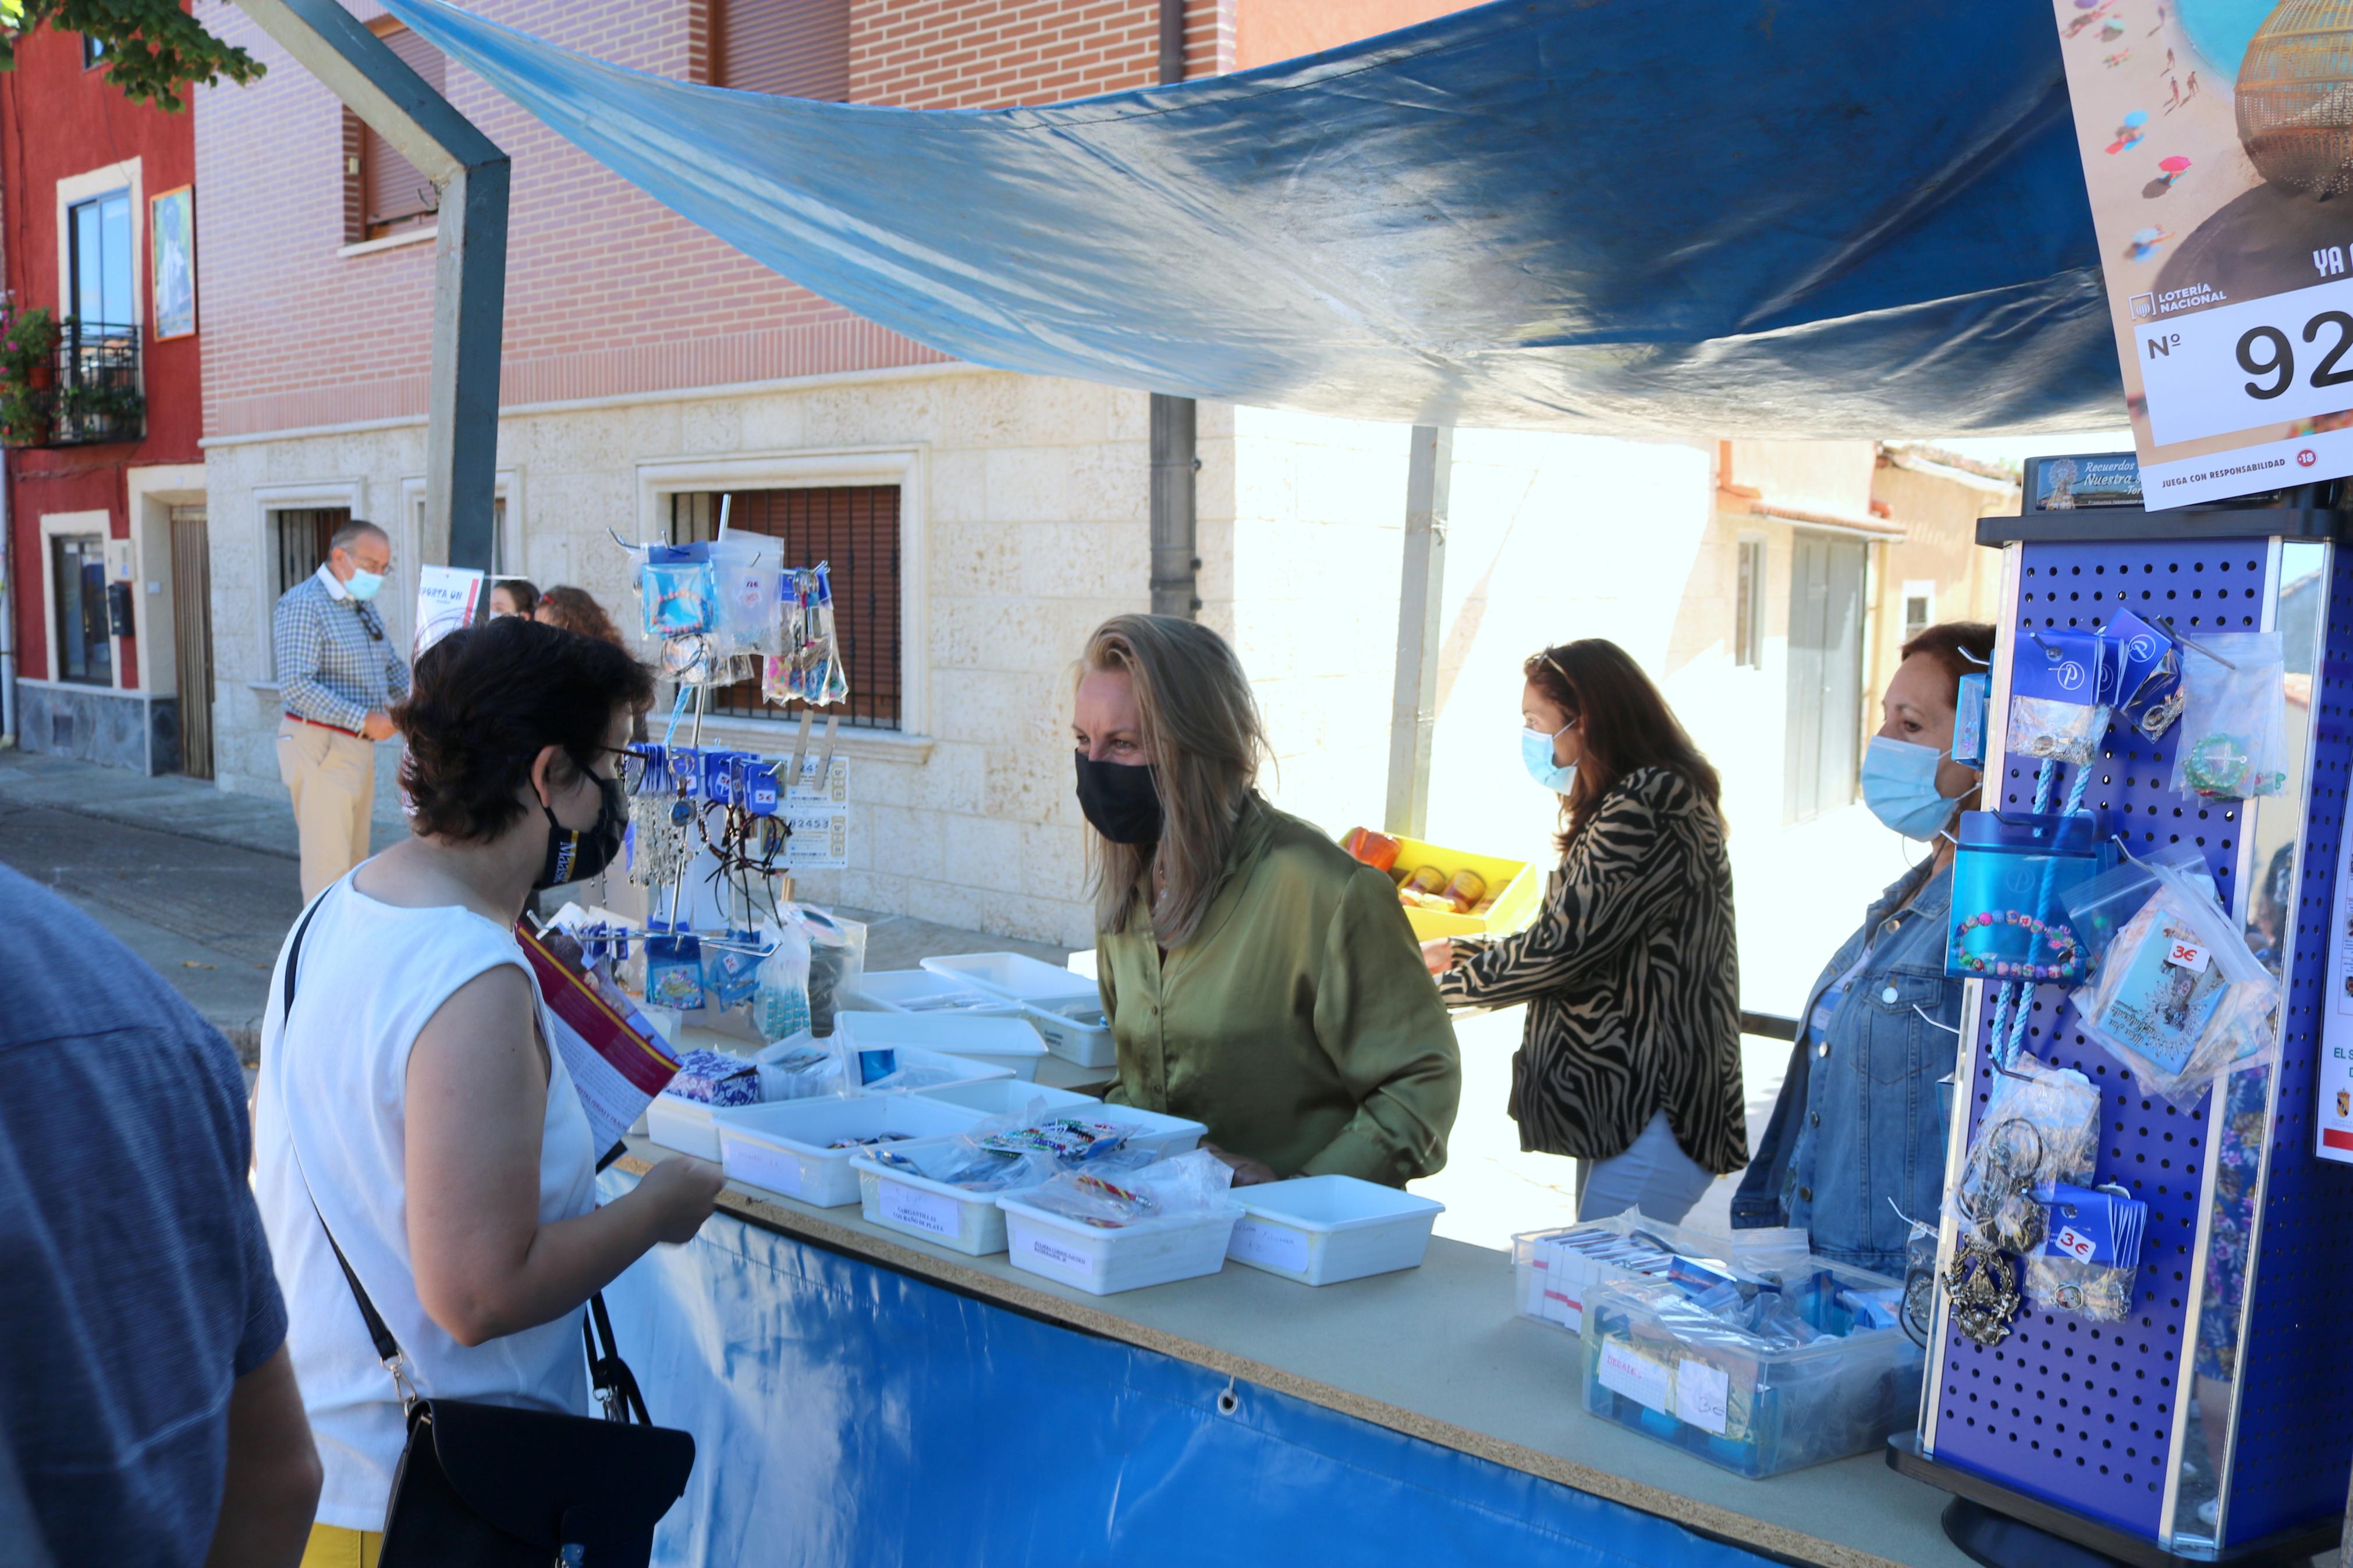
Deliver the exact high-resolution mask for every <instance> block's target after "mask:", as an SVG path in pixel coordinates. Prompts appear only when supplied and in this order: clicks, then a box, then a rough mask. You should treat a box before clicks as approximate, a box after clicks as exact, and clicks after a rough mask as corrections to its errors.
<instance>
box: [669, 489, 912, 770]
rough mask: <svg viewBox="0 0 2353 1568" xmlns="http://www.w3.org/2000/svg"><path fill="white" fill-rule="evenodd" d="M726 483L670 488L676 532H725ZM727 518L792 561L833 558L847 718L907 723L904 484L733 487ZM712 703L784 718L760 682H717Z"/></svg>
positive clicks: (728, 710) (863, 725)
mask: <svg viewBox="0 0 2353 1568" xmlns="http://www.w3.org/2000/svg"><path fill="white" fill-rule="evenodd" d="M722 499H723V498H722V497H721V495H720V494H718V493H717V492H710V491H697V492H688V493H681V494H678V495H673V496H671V497H670V542H671V543H673V544H695V543H700V542H703V541H705V540H709V539H713V538H716V537H717V536H718V533H719V509H720V502H721V500H722ZM726 499H727V501H728V510H727V527H728V531H729V532H730V533H731V534H733V533H763V534H766V535H767V536H768V537H770V538H772V539H774V540H776V542H777V550H778V552H779V553H780V554H781V556H782V558H783V562H784V564H786V565H787V566H814V565H816V564H817V563H818V562H820V561H822V562H825V563H827V564H828V566H829V567H830V568H831V569H832V570H831V575H832V578H833V616H834V630H835V634H836V635H837V636H838V637H839V638H840V639H841V658H842V663H843V666H844V667H845V668H847V669H848V671H849V701H848V702H846V703H844V704H843V705H842V706H841V707H840V708H839V710H836V711H839V713H840V715H841V721H842V722H843V723H844V724H847V725H850V726H853V727H855V728H860V729H867V730H896V729H898V728H899V727H900V722H901V714H900V709H899V700H900V691H901V688H900V678H899V668H900V666H899V659H900V630H899V487H898V486H896V485H836V486H831V487H827V488H823V489H778V490H731V491H728V492H726ZM709 711H711V712H712V713H721V714H728V715H733V716H734V717H737V718H776V717H777V716H778V713H777V710H776V709H774V708H771V707H768V706H767V705H766V704H765V703H764V702H762V701H761V700H760V683H759V682H758V681H756V680H744V681H738V682H736V683H735V684H734V685H733V686H728V687H721V688H717V689H713V690H712V693H711V707H710V710H709Z"/></svg>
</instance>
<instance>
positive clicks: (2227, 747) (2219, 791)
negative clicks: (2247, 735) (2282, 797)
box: [2181, 730, 2287, 800]
mask: <svg viewBox="0 0 2353 1568" xmlns="http://www.w3.org/2000/svg"><path fill="white" fill-rule="evenodd" d="M2253 766H2254V759H2253V757H2251V756H2249V755H2248V754H2247V747H2246V745H2245V743H2244V742H2242V741H2241V740H2240V739H2239V737H2238V736H2236V735H2233V734H2232V733H2231V732H2230V731H2227V730H2217V731H2214V732H2213V733H2212V734H2211V735H2209V736H2207V737H2206V738H2205V739H2203V740H2201V741H2200V742H2198V743H2197V744H2196V745H2194V746H2192V747H2190V748H2189V750H2188V751H2186V752H2182V753H2181V782H2182V783H2183V784H2188V785H2189V787H2190V788H2191V789H2192V790H2195V791H2196V792H2197V793H2198V794H2200V795H2204V796H2205V797H2207V798H2208V799H2209V800H2245V799H2248V798H2249V797H2251V796H2253V795H2275V794H2277V793H2278V792H2279V788H2280V786H2281V785H2282V784H2285V783H2286V782H2287V775H2286V774H2285V773H2278V772H2272V773H2252V772H2250V770H2251V769H2253Z"/></svg>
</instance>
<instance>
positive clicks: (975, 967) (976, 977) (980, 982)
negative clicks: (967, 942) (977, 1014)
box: [923, 952, 1102, 1007]
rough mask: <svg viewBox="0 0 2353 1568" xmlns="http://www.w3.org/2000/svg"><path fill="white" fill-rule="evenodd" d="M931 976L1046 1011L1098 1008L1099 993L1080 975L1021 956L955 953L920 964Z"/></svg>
mask: <svg viewBox="0 0 2353 1568" xmlns="http://www.w3.org/2000/svg"><path fill="white" fill-rule="evenodd" d="M923 967H924V968H925V969H928V970H930V971H931V972H932V973H934V974H937V975H940V976H942V977H944V978H945V979H949V980H953V981H956V982H958V983H960V984H967V985H977V986H979V987H980V988H981V989H982V990H984V991H993V992H995V993H996V994H997V995H999V996H1002V997H1005V998H1006V999H1007V1000H1008V1001H1013V1002H1022V1003H1028V1004H1029V1005H1034V1006H1044V1007H1050V1006H1053V1005H1055V1004H1057V1003H1069V1002H1092V1003H1094V1004H1096V1005H1098V1006H1100V1005H1102V992H1101V991H1099V990H1098V989H1097V988H1096V985H1095V983H1094V982H1093V981H1092V980H1090V979H1088V978H1087V977H1086V976H1085V975H1083V974H1073V973H1071V972H1070V971H1069V970H1067V969H1057V968H1056V967H1055V966H1054V965H1052V964H1050V963H1046V962H1045V961H1043V960H1042V959H1036V958H1031V957H1030V956H1029V954H1027V953H1021V952H958V953H951V954H948V955H946V956H944V957H940V958H927V959H925V960H923Z"/></svg>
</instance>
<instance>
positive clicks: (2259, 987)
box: [2068, 862, 2279, 1110]
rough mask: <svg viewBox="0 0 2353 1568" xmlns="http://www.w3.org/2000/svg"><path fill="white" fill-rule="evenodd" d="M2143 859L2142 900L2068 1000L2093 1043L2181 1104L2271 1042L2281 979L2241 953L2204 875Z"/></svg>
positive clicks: (2186, 1105) (2185, 1106)
mask: <svg viewBox="0 0 2353 1568" xmlns="http://www.w3.org/2000/svg"><path fill="white" fill-rule="evenodd" d="M2143 864H2144V868H2145V869H2146V870H2147V874H2148V876H2149V878H2150V879H2151V881H2152V883H2153V886H2152V887H2151V888H2150V890H2149V893H2148V896H2147V899H2146V900H2143V902H2142V904H2141V906H2140V908H2139V909H2138V910H2136V911H2135V912H2134V913H2133V915H2132V917H2131V918H2130V919H2129V920H2127V921H2125V923H2124V924H2123V925H2122V926H2121V927H2119V928H2118V929H2117V930H2116V934H2115V936H2114V937H2113V938H2111V939H2110V940H2109V942H2108V943H2107V946H2106V951H2105V954H2104V955H2103V957H2102V959H2101V961H2100V963H2098V964H2097V966H2096V967H2094V970H2093V971H2092V977H2091V979H2090V980H2089V982H2087V983H2086V984H2084V985H2081V986H2078V987H2077V988H2076V989H2075V990H2074V991H2073V992H2071V993H2070V994H2069V996H2068V999H2069V1000H2070V1001H2071V1002H2073V1004H2074V1005H2075V1011H2076V1014H2077V1016H2078V1018H2079V1021H2080V1022H2081V1024H2082V1026H2083V1030H2084V1035H2085V1036H2086V1037H2088V1038H2090V1039H2091V1040H2092V1041H2093V1043H2094V1044H2095V1045H2097V1046H2099V1047H2100V1048H2101V1049H2103V1050H2105V1051H2106V1052H2107V1053H2108V1054H2109V1055H2110V1056H2112V1057H2114V1058H2116V1060H2117V1061H2118V1062H2119V1063H2121V1064H2122V1065H2123V1066H2124V1068H2126V1070H2127V1071H2128V1072H2130V1073H2131V1074H2132V1075H2133V1076H2134V1077H2135V1078H2136V1079H2138V1080H2139V1081H2140V1083H2141V1084H2142V1086H2143V1087H2144V1088H2147V1089H2155V1090H2156V1091H2157V1092H2158V1094H2160V1095H2163V1096H2164V1097H2165V1099H2166V1100H2168V1101H2169V1102H2170V1103H2171V1104H2172V1105H2173V1106H2174V1107H2175V1108H2176V1109H2178V1110H2190V1109H2192V1108H2194V1107H2195V1106H2196V1105H2197V1104H2198V1102H2199V1101H2200V1100H2202V1099H2203V1098H2204V1097H2205V1093H2206V1086H2207V1085H2208V1084H2210V1083H2211V1082H2212V1081H2213V1080H2214V1079H2215V1078H2216V1077H2217V1076H2218V1075H2219V1074H2221V1073H2222V1072H2223V1071H2225V1070H2227V1069H2228V1068H2231V1067H2232V1065H2233V1064H2234V1063H2240V1062H2245V1061H2250V1060H2253V1059H2256V1058H2260V1057H2263V1056H2264V1055H2265V1054H2266V1053H2267V1052H2269V1051H2271V1050H2274V1049H2275V1048H2276V1047H2277V1045H2278V1033H2279V1027H2278V1026H2279V982H2278V980H2277V979H2276V978H2275V977H2274V975H2273V974H2272V973H2271V972H2270V971H2269V970H2266V969H2265V968H2264V967H2263V963H2262V962H2261V961H2260V960H2258V959H2257V958H2256V957H2255V955H2254V954H2253V952H2249V951H2248V950H2247V944H2246V942H2245V941H2244V940H2243V939H2242V937H2241V936H2240V935H2239V932H2238V930H2237V927H2236V925H2235V923H2234V922H2233V921H2232V919H2231V917H2230V916H2229V915H2228V914H2226V913H2224V912H2223V910H2222V907H2221V905H2220V904H2219V903H2217V902H2216V901H2215V899H2214V895H2213V892H2212V884H2211V881H2210V880H2205V879H2201V878H2200V877H2199V876H2197V875H2196V874H2195V873H2193V872H2191V871H2189V870H2188V869H2186V868H2182V867H2180V866H2169V865H2164V864H2149V863H2146V862H2144V863H2143Z"/></svg>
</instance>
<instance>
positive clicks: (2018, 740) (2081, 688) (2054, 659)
mask: <svg viewBox="0 0 2353 1568" xmlns="http://www.w3.org/2000/svg"><path fill="white" fill-rule="evenodd" d="M2115 658H2116V651H2115V650H2114V649H2113V648H2111V647H2109V646H2108V645H2107V644H2106V643H2105V642H2104V641H2103V640H2102V639H2101V638H2100V637H2097V636H2095V635H2094V634H2093V633H2090V632H2059V631H2049V632H2030V633H2028V634H2027V637H2026V639H2025V640H2024V641H2023V642H2021V644H2020V645H2019V647H2018V650H2017V652H2016V653H2015V654H2014V655H2013V656H2012V658H2011V665H2010V731H2009V735H2008V738H2007V740H2006V742H2005V743H2006V745H2007V746H2008V748H2009V749H2010V751H2012V752H2018V753H2020V754H2021V755H2024V756H2029V757H2034V758H2038V759H2042V758H2049V759H2054V760H2056V761H2059V762H2063V763H2075V764H2077V765H2079V766H2080V765H2082V764H2084V763H2089V762H2090V761H2092V759H2093V758H2094V757H2096V756H2098V755H2099V751H2100V738H2101V737H2102V736H2103V735H2105V734H2106V733H2107V731H2108V719H2109V716H2110V710H2109V707H2108V705H2107V703H2106V701H2105V700H2104V699H2105V697H2106V696H2108V695H2109V689H2110V688H2111V687H2112V686H2113V685H2114V683H2115V679H2116V671H2115V668H2114V664H2115Z"/></svg>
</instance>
